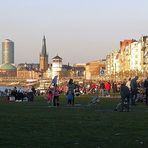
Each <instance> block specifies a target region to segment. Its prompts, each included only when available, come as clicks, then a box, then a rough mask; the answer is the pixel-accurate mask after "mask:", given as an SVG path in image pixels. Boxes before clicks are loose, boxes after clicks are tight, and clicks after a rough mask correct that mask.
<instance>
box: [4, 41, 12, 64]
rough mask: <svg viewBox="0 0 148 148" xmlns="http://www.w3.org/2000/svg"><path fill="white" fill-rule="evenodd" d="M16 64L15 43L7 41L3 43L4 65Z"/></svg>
mask: <svg viewBox="0 0 148 148" xmlns="http://www.w3.org/2000/svg"><path fill="white" fill-rule="evenodd" d="M6 63H9V64H14V42H13V41H11V40H9V39H5V40H4V42H2V64H6Z"/></svg>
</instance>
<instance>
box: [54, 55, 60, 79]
mask: <svg viewBox="0 0 148 148" xmlns="http://www.w3.org/2000/svg"><path fill="white" fill-rule="evenodd" d="M61 72H62V58H61V57H59V56H58V55H57V56H55V57H54V58H52V79H53V78H54V77H55V76H58V79H59V78H60V74H61Z"/></svg>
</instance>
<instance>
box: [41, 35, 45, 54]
mask: <svg viewBox="0 0 148 148" xmlns="http://www.w3.org/2000/svg"><path fill="white" fill-rule="evenodd" d="M41 54H42V55H43V56H46V39H45V35H44V37H43V42H42V53H41Z"/></svg>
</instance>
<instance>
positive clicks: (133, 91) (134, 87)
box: [131, 76, 138, 105]
mask: <svg viewBox="0 0 148 148" xmlns="http://www.w3.org/2000/svg"><path fill="white" fill-rule="evenodd" d="M137 80H138V76H135V78H133V79H132V80H131V105H136V103H135V102H136V99H137V93H138V83H137Z"/></svg>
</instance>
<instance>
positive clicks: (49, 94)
mask: <svg viewBox="0 0 148 148" xmlns="http://www.w3.org/2000/svg"><path fill="white" fill-rule="evenodd" d="M52 98H53V94H52V91H51V90H48V94H47V102H48V104H52Z"/></svg>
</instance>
